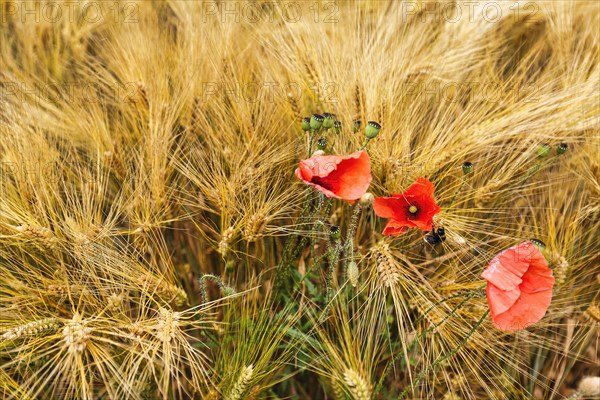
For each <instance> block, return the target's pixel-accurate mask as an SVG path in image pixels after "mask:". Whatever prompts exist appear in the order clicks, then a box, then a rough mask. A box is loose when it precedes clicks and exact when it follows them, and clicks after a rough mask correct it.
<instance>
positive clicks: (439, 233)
mask: <svg viewBox="0 0 600 400" xmlns="http://www.w3.org/2000/svg"><path fill="white" fill-rule="evenodd" d="M423 240H424V241H425V243H428V244H430V245H432V246H435V245H436V244H440V243H443V242H444V241H445V240H446V231H445V230H444V227H443V226H440V227H439V228H437V230H436V229H435V226H432V227H431V232H427V234H425V236H423Z"/></svg>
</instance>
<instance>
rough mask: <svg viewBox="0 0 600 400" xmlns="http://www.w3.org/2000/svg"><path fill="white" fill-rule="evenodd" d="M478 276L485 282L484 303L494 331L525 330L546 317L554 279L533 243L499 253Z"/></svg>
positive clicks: (522, 244) (524, 243) (526, 243)
mask: <svg viewBox="0 0 600 400" xmlns="http://www.w3.org/2000/svg"><path fill="white" fill-rule="evenodd" d="M481 276H482V277H483V278H484V279H485V280H487V281H488V285H487V290H486V292H487V300H488V305H489V306H490V313H491V316H492V322H493V323H494V326H495V327H496V328H498V329H501V330H503V331H512V330H517V329H525V328H527V327H528V326H530V325H532V324H535V323H536V322H538V321H539V320H540V319H542V317H543V316H544V314H546V310H547V309H548V306H549V305H550V301H551V300H552V287H553V286H554V277H553V276H552V270H551V269H550V268H548V263H547V262H546V259H545V258H544V256H543V255H542V253H541V252H540V251H539V250H538V248H537V247H536V246H535V245H534V244H533V243H531V242H523V243H521V244H519V245H517V246H513V247H511V248H509V249H506V250H504V251H502V252H501V253H500V254H498V255H497V256H496V257H494V258H493V259H492V261H491V262H490V263H489V265H488V266H487V268H486V269H485V271H483V274H481Z"/></svg>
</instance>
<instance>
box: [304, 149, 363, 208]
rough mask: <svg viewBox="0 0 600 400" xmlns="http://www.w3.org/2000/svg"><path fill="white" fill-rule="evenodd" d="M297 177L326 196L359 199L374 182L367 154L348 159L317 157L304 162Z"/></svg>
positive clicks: (350, 199)
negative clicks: (372, 181)
mask: <svg viewBox="0 0 600 400" xmlns="http://www.w3.org/2000/svg"><path fill="white" fill-rule="evenodd" d="M296 176H297V177H298V179H300V180H302V181H303V182H304V183H306V184H308V185H310V186H312V187H314V188H315V189H317V190H319V191H320V192H322V193H323V194H324V195H325V196H327V197H332V198H338V199H343V200H348V201H353V200H357V199H359V198H360V197H361V196H362V195H363V194H365V193H366V191H367V189H368V188H369V185H370V183H371V179H372V177H371V161H370V158H369V155H368V153H367V152H366V151H364V150H362V151H357V152H355V153H353V154H350V155H347V156H316V157H312V158H309V159H306V160H301V161H300V163H299V165H298V168H297V169H296Z"/></svg>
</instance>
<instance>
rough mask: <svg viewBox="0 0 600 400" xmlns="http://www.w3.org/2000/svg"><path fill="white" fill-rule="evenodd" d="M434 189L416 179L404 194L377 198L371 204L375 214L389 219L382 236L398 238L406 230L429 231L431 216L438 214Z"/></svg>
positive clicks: (423, 181) (430, 185) (422, 179)
mask: <svg viewBox="0 0 600 400" xmlns="http://www.w3.org/2000/svg"><path fill="white" fill-rule="evenodd" d="M434 190H435V187H434V186H433V184H432V183H431V182H429V181H428V180H427V179H426V178H418V179H417V181H416V182H415V183H413V184H412V185H411V186H410V187H409V188H408V189H407V190H406V191H405V192H404V193H402V194H392V197H377V198H376V199H375V201H374V202H373V210H375V214H377V215H378V216H380V217H382V218H389V219H390V220H389V221H388V223H387V225H386V226H385V228H384V229H383V234H384V235H390V236H398V235H401V234H403V233H404V231H405V230H406V229H407V228H419V229H423V230H426V231H429V230H430V229H431V225H432V224H433V216H434V215H435V214H437V213H438V212H440V207H439V206H438V205H437V204H435V199H434V198H433V192H434Z"/></svg>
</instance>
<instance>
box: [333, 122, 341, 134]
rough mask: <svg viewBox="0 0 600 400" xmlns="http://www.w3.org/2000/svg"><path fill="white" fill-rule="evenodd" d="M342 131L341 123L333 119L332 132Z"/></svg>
mask: <svg viewBox="0 0 600 400" xmlns="http://www.w3.org/2000/svg"><path fill="white" fill-rule="evenodd" d="M341 131H342V123H341V122H340V121H335V122H334V123H333V132H335V133H340V132H341Z"/></svg>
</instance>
